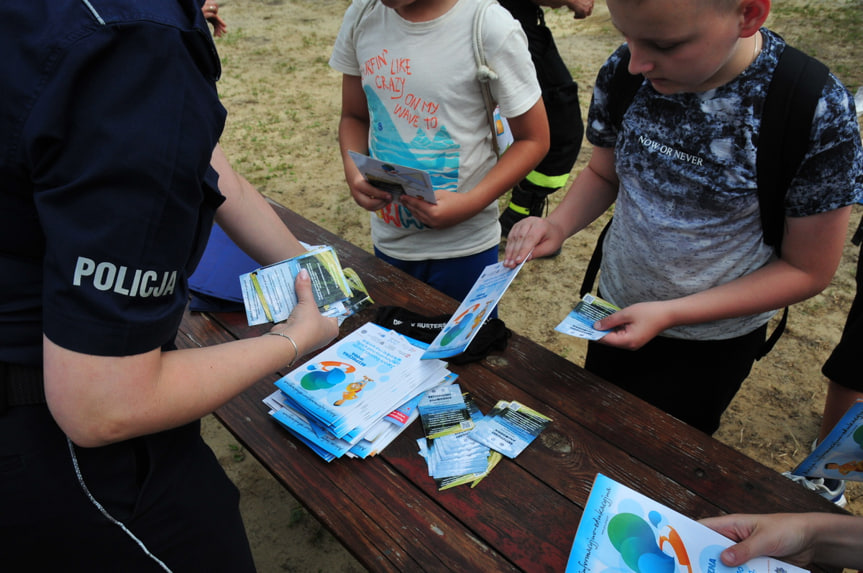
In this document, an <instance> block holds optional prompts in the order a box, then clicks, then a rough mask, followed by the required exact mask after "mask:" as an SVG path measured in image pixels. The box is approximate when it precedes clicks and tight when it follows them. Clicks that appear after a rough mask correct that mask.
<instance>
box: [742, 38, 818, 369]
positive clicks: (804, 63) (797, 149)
mask: <svg viewBox="0 0 863 573" xmlns="http://www.w3.org/2000/svg"><path fill="white" fill-rule="evenodd" d="M829 74H830V70H829V69H828V68H827V66H825V65H824V64H823V63H821V62H819V61H818V60H816V59H815V58H813V57H811V56H808V55H806V54H804V53H803V52H801V51H800V50H798V49H796V48H794V47H792V46H788V45H786V46H785V49H784V50H783V51H782V54H781V55H780V56H779V63H778V64H777V66H776V71H775V72H774V73H773V79H772V80H771V82H770V87H769V88H768V90H767V97H766V98H765V99H764V108H763V110H762V112H761V129H760V130H759V135H758V152H757V157H756V173H757V178H758V203H759V206H760V208H761V228H762V229H763V234H764V242H765V243H766V244H768V245H770V246H771V247H773V248H774V249H775V250H776V254H777V255H781V253H782V236H783V235H784V233H785V196H786V194H787V193H788V188H789V187H790V186H791V181H792V180H793V179H794V176H795V175H797V171H798V170H799V169H800V165H801V164H802V163H803V157H805V155H806V151H807V150H808V149H809V134H810V132H811V131H812V120H813V118H814V117H815V108H816V107H817V106H818V100H819V99H820V98H821V92H822V91H823V90H824V85H825V84H826V83H827V78H828V76H829ZM787 323H788V307H787V306H786V307H785V308H784V309H783V310H782V318H780V319H779V324H777V325H776V328H775V329H774V330H773V332H772V333H771V334H770V336H769V337H768V338H767V340H766V341H765V342H764V345H763V346H762V348H761V351H760V353H759V355H758V357H757V358H756V360H760V359H761V358H763V357H764V356H765V355H766V354H767V353H768V352H770V351H771V350H772V349H773V346H774V345H775V344H776V341H777V340H779V337H780V336H782V333H783V332H784V330H785V326H786V324H787Z"/></svg>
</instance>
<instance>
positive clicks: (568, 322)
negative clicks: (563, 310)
mask: <svg viewBox="0 0 863 573" xmlns="http://www.w3.org/2000/svg"><path fill="white" fill-rule="evenodd" d="M618 310H620V309H619V308H618V307H616V306H614V305H613V304H611V303H610V302H608V301H606V300H603V299H601V298H599V297H597V296H593V295H592V294H586V295H584V297H583V298H582V299H581V300H580V301H579V302H578V304H577V305H575V308H574V309H572V311H571V312H570V313H569V314H568V315H566V318H564V319H563V321H562V322H561V323H560V324H558V325H557V327H556V328H555V330H556V331H558V332H562V333H564V334H568V335H570V336H575V337H578V338H586V339H587V340H599V339H600V338H602V337H603V336H605V335H606V334H608V333H609V332H610V331H608V330H596V329H595V328H593V325H594V324H595V323H596V321H597V320H600V319H602V318H605V317H606V316H609V315H611V314H614V313H615V312H617V311H618Z"/></svg>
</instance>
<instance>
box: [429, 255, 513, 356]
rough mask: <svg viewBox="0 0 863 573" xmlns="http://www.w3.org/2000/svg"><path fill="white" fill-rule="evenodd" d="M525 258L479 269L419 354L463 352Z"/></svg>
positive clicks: (443, 354)
mask: <svg viewBox="0 0 863 573" xmlns="http://www.w3.org/2000/svg"><path fill="white" fill-rule="evenodd" d="M528 258H529V257H525V260H524V261H522V262H521V264H519V265H518V266H517V267H515V268H512V269H508V268H506V267H505V266H503V262H500V263H495V264H493V265H488V266H487V267H486V268H485V269H483V271H482V273H481V274H480V275H479V278H477V279H476V282H475V283H474V285H473V287H471V289H470V292H468V293H467V296H466V297H465V299H464V301H462V303H461V304H460V305H459V307H458V308H457V309H456V311H455V314H453V315H452V317H451V318H450V319H449V321H447V323H446V325H444V327H443V330H441V331H440V334H438V335H437V337H435V339H434V340H432V342H431V344H429V347H428V350H426V352H425V354H423V358H449V357H451V356H455V355H456V354H461V353H462V352H464V351H465V350H466V349H467V347H468V345H469V344H470V343H471V341H472V340H473V339H474V337H475V336H476V334H477V332H479V329H480V327H481V326H482V325H483V323H484V322H485V320H486V318H488V315H489V314H490V313H491V311H492V310H494V307H496V306H497V303H498V302H500V299H501V297H502V296H503V293H505V292H506V289H508V288H509V285H510V284H511V283H512V281H513V279H514V278H515V276H516V275H517V274H518V271H520V270H521V267H523V266H524V263H525V262H526V261H527V259H528Z"/></svg>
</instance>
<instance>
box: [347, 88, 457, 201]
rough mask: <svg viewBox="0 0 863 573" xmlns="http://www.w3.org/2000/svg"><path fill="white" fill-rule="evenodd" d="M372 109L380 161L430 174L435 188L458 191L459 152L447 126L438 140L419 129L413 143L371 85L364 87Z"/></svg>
mask: <svg viewBox="0 0 863 573" xmlns="http://www.w3.org/2000/svg"><path fill="white" fill-rule="evenodd" d="M363 89H364V90H365V92H366V100H367V101H368V106H369V117H370V118H371V130H372V131H373V132H375V134H373V137H372V138H371V150H370V151H371V154H372V156H373V157H375V158H376V159H380V160H382V161H391V162H393V163H398V164H399V165H404V166H405V167H413V168H415V169H422V170H423V171H427V172H428V174H429V177H430V178H431V182H432V186H434V188H435V189H439V190H441V191H453V192H455V191H457V190H458V172H459V157H460V156H459V149H460V146H459V145H458V144H457V143H456V142H455V141H454V140H453V138H452V137H451V136H450V134H449V132H448V131H447V129H446V127H441V128H440V129H439V130H438V132H437V134H436V135H435V136H434V138H433V139H432V138H429V136H428V133H427V132H426V131H425V130H424V129H422V128H418V129H417V133H416V135H415V136H414V138H413V139H412V140H411V141H409V142H407V143H406V142H404V141H401V139H400V138H399V137H398V130H397V129H396V126H395V123H394V122H393V120H392V118H391V117H390V114H389V112H388V111H387V109H386V108H385V107H384V105H383V103H382V102H381V100H380V98H379V97H378V96H377V94H376V93H375V92H374V91H373V90H372V89H371V88H369V87H368V86H366V87H364V88H363Z"/></svg>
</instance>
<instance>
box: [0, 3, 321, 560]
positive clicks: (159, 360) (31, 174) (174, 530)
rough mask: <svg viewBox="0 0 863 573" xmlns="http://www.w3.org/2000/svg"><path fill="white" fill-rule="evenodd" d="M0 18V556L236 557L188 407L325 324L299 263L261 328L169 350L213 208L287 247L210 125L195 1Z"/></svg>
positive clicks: (264, 369)
mask: <svg viewBox="0 0 863 573" xmlns="http://www.w3.org/2000/svg"><path fill="white" fill-rule="evenodd" d="M0 26H2V27H3V30H2V32H3V33H0V53H2V54H3V58H2V59H0V92H2V93H3V97H2V98H0V180H2V182H3V183H2V186H0V507H2V510H0V560H2V561H0V562H2V566H0V567H2V568H3V569H4V570H7V571H50V570H57V571H60V570H62V571H166V570H170V571H231V572H237V571H251V570H253V569H254V564H253V562H252V557H251V553H250V550H249V546H248V541H247V540H246V536H245V532H244V528H243V524H242V521H241V519H240V515H239V510H238V492H237V489H236V487H234V485H233V484H232V483H231V482H230V481H229V480H228V478H227V476H226V475H225V474H224V472H223V471H222V469H221V467H220V466H219V464H218V462H217V460H216V458H215V456H214V455H213V453H212V452H211V451H210V450H209V448H208V447H207V446H206V445H205V444H204V442H203V441H202V439H201V437H200V425H199V419H200V417H201V416H203V415H205V414H207V413H209V412H212V411H213V410H214V409H216V408H217V407H219V406H220V405H221V404H223V403H225V402H226V401H228V400H229V399H231V398H232V397H233V396H235V395H236V394H238V393H239V392H241V391H243V390H244V389H246V388H247V387H249V386H250V385H252V384H253V383H254V382H255V381H256V380H258V379H260V378H261V377H263V376H264V375H266V374H269V373H271V372H274V371H276V370H277V369H279V368H282V367H284V366H286V365H288V364H290V363H292V362H294V361H296V360H297V358H299V357H300V356H301V355H303V354H306V353H308V352H310V351H312V350H314V349H316V348H318V347H320V346H322V345H323V344H325V343H327V342H328V341H329V340H331V339H332V338H333V337H334V336H335V335H336V334H337V331H338V328H337V326H336V323H335V320H334V319H329V318H324V317H322V316H321V315H320V313H319V312H318V310H317V307H316V305H315V303H314V300H313V299H312V297H311V289H310V285H309V281H308V277H307V276H301V277H300V278H299V279H298V282H297V290H298V293H299V299H300V303H299V304H298V306H297V308H296V309H295V311H294V314H293V315H292V316H291V318H289V319H288V321H286V322H285V323H282V324H278V325H276V326H274V327H273V329H272V331H271V332H269V333H267V334H277V336H260V337H257V338H254V339H247V340H240V341H235V342H230V343H227V344H222V345H219V346H217V347H210V348H204V349H194V350H171V348H172V344H173V339H174V336H175V334H176V331H177V328H178V325H179V324H180V321H181V318H182V314H183V310H184V308H185V305H186V302H187V300H188V295H189V293H188V288H187V284H186V278H187V277H188V276H189V274H190V273H191V272H192V270H193V269H194V267H195V264H196V262H197V260H198V258H199V257H200V255H201V253H202V251H203V249H204V246H205V242H206V238H207V237H208V235H209V231H210V228H211V225H212V222H213V218H214V216H217V217H218V221H219V223H220V225H221V226H222V227H223V228H224V229H225V230H226V231H227V232H228V233H229V234H230V235H231V236H232V238H233V239H234V240H235V241H236V242H237V243H238V244H239V245H241V246H243V247H244V248H245V250H246V251H247V252H248V253H249V254H250V255H251V256H253V257H254V258H255V259H256V260H258V261H259V262H261V263H262V264H268V263H272V262H276V261H279V260H282V259H284V258H288V257H290V256H293V255H295V254H298V253H299V252H301V250H302V247H301V246H300V245H299V243H298V242H297V241H296V239H295V238H294V237H293V235H292V234H291V233H290V232H289V231H288V230H287V229H286V228H285V227H284V225H283V224H282V223H281V221H280V220H279V218H278V217H277V216H276V214H275V213H274V212H273V210H272V209H271V208H270V207H269V205H268V204H267V203H266V201H265V200H264V199H263V197H261V196H260V195H259V194H258V193H257V192H256V191H255V190H254V189H253V188H251V186H250V185H249V184H248V182H247V181H246V180H245V179H243V178H242V177H241V176H239V175H238V174H237V173H236V172H234V171H233V169H232V168H231V166H230V164H229V163H228V161H227V159H226V158H225V156H224V154H223V153H222V151H221V149H220V148H219V147H218V145H217V144H218V139H219V136H220V134H221V131H222V128H223V125H224V120H225V110H224V109H223V107H222V105H221V104H220V102H219V99H218V96H217V93H216V89H215V82H216V80H217V78H218V75H219V72H220V66H219V59H218V55H217V53H216V50H215V46H214V44H213V41H212V37H211V35H210V33H209V31H208V29H207V25H206V22H205V20H204V17H203V15H202V12H201V4H200V0H149V1H148V2H130V1H123V0H77V1H72V0H70V1H67V2H56V1H53V0H29V1H28V2H4V3H2V4H0ZM217 208H218V212H217V211H216V209H217Z"/></svg>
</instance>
